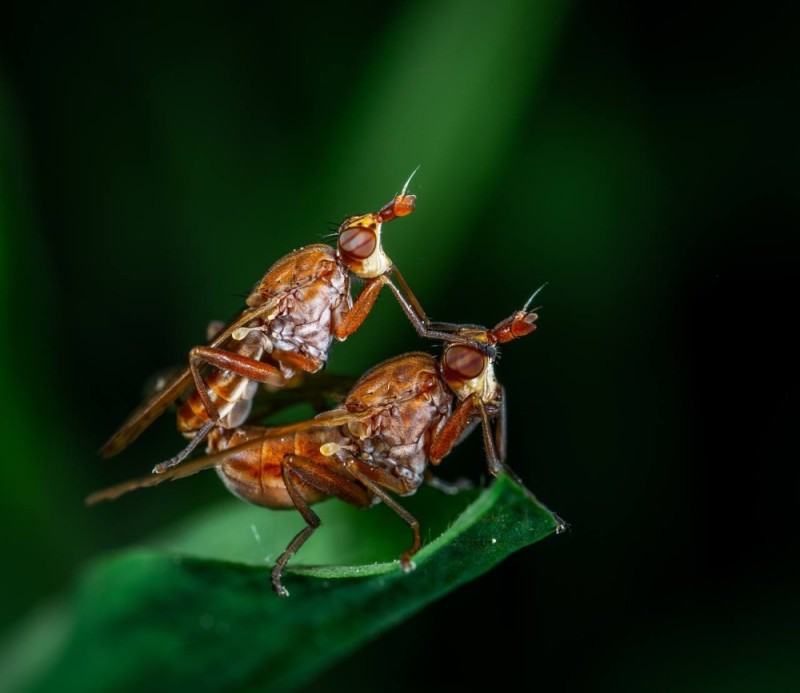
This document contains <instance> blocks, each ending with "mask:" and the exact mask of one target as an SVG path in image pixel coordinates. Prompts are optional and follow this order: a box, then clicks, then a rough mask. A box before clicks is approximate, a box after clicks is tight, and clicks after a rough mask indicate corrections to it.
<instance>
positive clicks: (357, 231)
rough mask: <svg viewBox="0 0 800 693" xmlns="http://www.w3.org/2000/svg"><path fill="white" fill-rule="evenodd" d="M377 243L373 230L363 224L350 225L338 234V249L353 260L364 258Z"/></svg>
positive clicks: (371, 251)
mask: <svg viewBox="0 0 800 693" xmlns="http://www.w3.org/2000/svg"><path fill="white" fill-rule="evenodd" d="M377 244H378V238H377V237H376V236H375V232H374V231H373V230H372V229H369V228H366V227H364V226H351V227H350V228H349V229H345V230H344V231H342V232H341V233H340V234H339V250H340V251H341V252H342V254H344V255H346V256H347V257H349V258H352V259H353V260H366V259H367V258H368V257H369V256H370V255H372V253H374V252H375V246H376V245H377Z"/></svg>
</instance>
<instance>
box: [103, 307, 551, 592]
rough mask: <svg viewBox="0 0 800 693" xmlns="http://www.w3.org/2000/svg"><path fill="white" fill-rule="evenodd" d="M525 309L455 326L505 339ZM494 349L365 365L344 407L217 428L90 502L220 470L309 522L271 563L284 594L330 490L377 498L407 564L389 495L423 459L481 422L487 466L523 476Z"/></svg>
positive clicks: (420, 475) (361, 501) (230, 481)
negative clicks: (187, 451)
mask: <svg viewBox="0 0 800 693" xmlns="http://www.w3.org/2000/svg"><path fill="white" fill-rule="evenodd" d="M526 309H527V304H526V307H525V308H524V309H523V310H522V311H518V312H517V313H515V314H514V315H512V316H511V317H510V318H508V319H507V320H504V321H502V322H501V323H499V324H498V325H497V326H496V327H495V328H494V329H492V330H486V329H481V328H476V327H470V328H462V329H461V330H459V331H457V332H459V333H460V334H459V336H460V337H469V339H470V340H474V341H477V342H480V343H482V344H486V345H494V344H497V343H499V342H506V341H510V340H511V339H515V338H517V337H520V336H523V335H525V334H529V333H530V332H533V331H534V330H535V329H536V325H535V322H536V318H537V316H536V314H535V313H532V312H531V313H528V312H527V310H526ZM494 353H495V352H486V351H483V350H481V349H479V348H478V347H475V346H472V345H471V343H465V342H455V343H451V344H448V345H447V346H446V347H445V350H444V352H443V354H442V356H441V358H440V359H436V358H434V357H433V356H430V355H429V354H425V353H421V352H412V353H409V354H404V355H401V356H397V357H395V358H392V359H389V360H387V361H384V362H383V363H381V364H379V365H378V366H375V367H374V368H372V369H371V370H369V371H367V372H366V373H365V374H364V375H363V376H362V377H361V378H359V379H358V380H357V381H356V383H355V384H354V385H353V387H352V388H351V390H350V392H349V394H348V395H347V397H346V398H345V400H344V402H343V403H342V405H340V406H339V407H337V408H335V409H332V410H330V411H328V412H325V413H323V414H321V415H319V416H317V417H316V418H314V419H311V420H308V421H304V422H300V423H297V424H291V425H288V426H281V427H275V428H271V429H270V428H267V429H265V428H262V427H258V426H247V427H243V428H238V429H236V430H224V429H222V428H217V429H215V431H213V432H212V435H211V437H210V439H209V443H210V448H211V451H212V453H213V454H210V455H209V456H207V457H205V458H200V459H197V460H193V461H191V462H188V463H186V464H184V465H182V466H181V467H177V468H175V469H174V470H172V471H170V472H167V473H166V474H163V475H160V476H153V475H150V476H148V477H144V478H141V479H136V480H133V481H130V482H126V483H123V484H120V485H118V486H116V487H113V488H111V489H108V490H106V491H101V492H99V493H97V494H95V495H94V496H92V497H90V498H89V502H90V503H95V502H99V501H103V500H111V499H113V498H116V497H118V496H119V495H121V494H123V493H127V492H128V491H131V490H134V489H137V488H141V487H144V486H154V485H156V484H158V483H160V482H161V481H162V480H166V479H168V478H169V479H173V478H181V477H183V476H188V475H190V474H194V473H196V472H198V471H201V470H202V469H206V468H209V467H217V468H218V473H219V474H220V476H221V478H222V479H223V481H224V483H225V485H226V486H227V487H228V489H230V490H231V491H232V492H233V493H234V494H236V495H237V496H239V497H240V498H242V499H244V500H247V501H249V502H251V503H255V504H257V505H264V506H266V507H270V508H291V507H295V508H297V510H298V511H299V512H300V513H301V514H302V515H303V517H304V519H305V520H306V522H307V526H306V527H305V529H303V530H302V531H301V532H300V533H299V534H298V535H297V536H296V537H295V538H294V539H293V540H292V542H290V544H289V545H288V546H287V548H286V550H285V551H284V552H283V554H281V556H280V557H279V559H278V561H277V562H276V564H275V567H274V568H273V572H272V583H273V587H274V589H275V591H276V592H277V593H278V594H279V595H283V596H285V595H286V594H288V592H287V591H286V589H285V588H284V587H283V585H282V584H281V575H282V572H283V569H284V567H285V566H286V564H287V563H288V561H289V559H290V558H291V556H292V555H293V554H294V553H295V552H296V551H297V550H298V549H299V548H300V547H301V546H302V545H303V543H304V542H305V541H306V540H307V539H308V537H309V536H310V535H311V534H312V533H313V531H314V530H315V529H316V528H317V527H318V526H319V524H320V521H319V518H318V517H317V515H316V514H315V513H314V512H313V510H311V507H310V506H311V505H312V504H313V503H315V502H317V501H319V500H322V499H323V498H326V497H329V496H335V497H337V498H340V499H342V500H344V501H345V502H348V503H350V504H352V505H355V506H357V507H367V506H369V505H371V504H372V503H374V502H377V501H382V502H383V503H385V504H386V505H387V506H389V507H390V508H391V509H392V510H393V511H394V512H395V513H397V514H398V515H399V516H400V517H401V519H403V520H404V521H405V522H406V523H407V524H408V525H409V527H410V528H411V529H412V532H413V543H412V546H411V547H410V548H409V549H408V550H407V551H406V552H405V553H404V554H403V555H402V557H401V563H402V566H403V568H404V569H409V568H410V567H412V564H411V556H413V555H414V553H416V552H417V550H419V548H420V546H421V538H420V532H419V523H418V522H417V520H416V519H415V518H414V517H413V516H411V515H410V514H409V513H408V512H407V511H406V510H405V509H403V508H402V507H401V506H400V505H399V504H398V503H397V502H396V501H395V500H394V498H393V497H392V495H390V494H395V495H401V496H402V495H408V494H411V493H414V492H415V491H416V490H417V488H419V486H420V485H421V484H422V482H423V481H424V480H425V478H426V476H427V471H426V466H427V463H428V462H430V463H432V464H434V465H435V464H438V463H439V462H440V461H441V459H442V458H443V457H445V456H446V455H447V454H448V453H449V452H450V450H452V448H453V446H454V445H456V444H457V443H458V442H459V441H460V440H462V439H463V438H464V436H465V435H466V434H467V433H468V432H469V431H470V430H471V429H472V428H473V427H474V426H475V425H477V423H478V422H480V423H481V424H482V428H483V440H484V446H485V449H486V456H487V465H488V468H489V471H490V472H491V473H492V474H493V475H497V474H499V473H501V472H505V473H507V474H509V475H510V476H512V478H514V479H516V480H517V481H519V482H520V483H522V482H521V480H519V478H518V477H517V476H516V474H514V473H513V472H512V471H511V470H510V469H509V468H508V467H507V466H506V464H505V430H504V429H505V401H504V396H503V388H502V386H501V385H500V384H499V383H498V382H497V380H496V378H495V375H494V358H495V356H494ZM490 354H492V355H490ZM454 403H455V408H453V404H454ZM492 420H495V421H496V426H495V429H494V431H492V427H491V422H492Z"/></svg>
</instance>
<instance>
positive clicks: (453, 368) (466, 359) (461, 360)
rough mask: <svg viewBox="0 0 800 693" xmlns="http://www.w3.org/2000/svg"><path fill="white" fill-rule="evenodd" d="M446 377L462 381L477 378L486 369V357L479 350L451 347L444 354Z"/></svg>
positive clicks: (466, 347)
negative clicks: (449, 376)
mask: <svg viewBox="0 0 800 693" xmlns="http://www.w3.org/2000/svg"><path fill="white" fill-rule="evenodd" d="M444 367H445V370H446V371H447V373H446V375H451V376H455V377H456V378H459V379H460V380H472V379H473V378H477V377H478V376H479V375H480V374H481V373H483V369H484V368H486V357H485V356H484V355H483V354H482V353H481V352H480V351H478V350H477V349H473V348H472V347H468V346H460V345H459V346H451V347H450V348H449V349H448V350H447V351H445V352H444Z"/></svg>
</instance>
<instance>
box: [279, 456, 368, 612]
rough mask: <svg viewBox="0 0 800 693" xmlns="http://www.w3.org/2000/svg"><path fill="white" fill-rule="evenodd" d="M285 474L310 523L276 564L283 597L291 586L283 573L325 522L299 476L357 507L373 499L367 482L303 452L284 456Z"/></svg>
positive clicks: (307, 482) (294, 500)
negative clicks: (286, 584) (301, 486)
mask: <svg viewBox="0 0 800 693" xmlns="http://www.w3.org/2000/svg"><path fill="white" fill-rule="evenodd" d="M281 475H282V476H283V483H284V484H285V485H286V491H287V492H288V493H289V497H290V498H291V499H292V502H293V503H294V507H295V508H297V510H298V512H299V513H300V514H301V515H302V516H303V519H304V520H305V521H306V523H307V524H306V526H305V527H304V528H303V529H302V530H300V532H298V533H297V535H295V537H294V539H292V540H291V541H290V542H289V545H288V546H287V547H286V549H284V551H283V553H282V554H281V555H280V556H279V557H278V560H277V561H275V566H274V567H273V568H272V588H273V589H274V590H275V593H276V594H277V595H278V596H279V597H288V596H289V590H287V589H286V588H285V587H284V586H283V584H281V576H282V575H283V571H284V569H285V568H286V564H287V563H288V562H289V559H290V558H291V557H292V556H293V555H294V554H295V553H297V551H298V550H299V549H300V547H301V546H302V545H303V544H305V543H306V541H307V540H308V538H309V537H310V536H311V535H312V534H313V533H314V530H315V529H317V527H319V526H320V524H321V521H320V519H319V515H317V513H315V512H314V511H313V510H312V509H311V506H310V505H309V504H308V502H307V501H306V499H305V498H304V497H303V494H302V493H301V492H300V489H299V488H298V485H297V481H296V479H300V480H301V481H303V482H305V483H306V484H308V485H309V486H313V487H314V488H316V489H319V490H320V491H322V492H323V493H326V494H328V495H330V496H336V497H337V498H341V499H342V500H343V501H344V502H345V503H349V504H350V505H354V506H356V507H357V508H366V507H368V506H369V505H370V503H371V502H372V497H371V495H370V493H369V491H367V490H366V489H365V488H364V487H363V486H361V485H359V484H357V483H355V482H354V481H351V480H350V479H348V478H346V477H344V476H342V475H341V474H337V473H336V472H335V471H334V470H332V469H329V468H328V467H324V466H322V465H320V464H319V463H317V462H314V460H311V459H309V458H307V457H302V456H300V455H286V457H284V458H283V460H282V461H281Z"/></svg>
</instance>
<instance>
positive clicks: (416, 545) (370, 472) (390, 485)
mask: <svg viewBox="0 0 800 693" xmlns="http://www.w3.org/2000/svg"><path fill="white" fill-rule="evenodd" d="M346 469H347V471H348V472H349V473H350V474H351V475H352V476H353V477H354V478H355V479H356V480H358V481H360V482H361V483H362V484H363V485H364V486H366V487H367V489H369V491H371V492H372V493H373V494H374V495H375V496H377V497H378V498H380V499H381V501H383V504H384V505H386V507H388V508H389V509H390V510H392V511H393V512H394V513H396V514H397V515H398V516H399V517H400V519H401V520H403V522H405V523H406V524H407V525H408V526H409V527H410V528H411V533H412V534H413V537H414V540H413V542H412V544H411V548H410V549H408V550H407V551H404V552H403V554H402V555H401V556H400V566H401V567H402V568H403V571H404V572H406V573H407V572H408V571H410V570H413V569H414V563H413V561H412V560H411V557H412V556H413V555H414V554H415V553H416V552H417V551H419V549H420V546H422V539H421V538H420V533H419V520H417V518H416V517H414V516H413V515H412V514H411V513H410V512H408V510H406V509H405V508H404V507H403V506H402V505H400V504H399V503H398V502H397V501H396V500H395V499H394V498H392V497H391V496H390V495H389V494H388V493H387V492H386V490H385V489H388V490H389V491H391V492H392V493H398V494H406V493H409V492H411V491H413V490H414V489H413V487H410V486H409V484H408V483H407V482H405V481H404V480H402V479H399V478H398V477H396V476H394V475H393V474H389V473H388V472H386V471H384V470H383V469H380V468H378V467H373V466H372V465H370V464H367V463H366V462H362V461H360V460H350V461H348V462H347V464H346Z"/></svg>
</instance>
